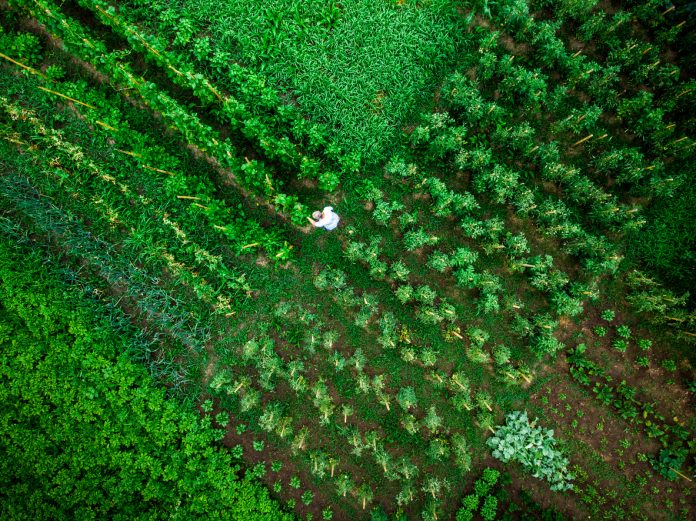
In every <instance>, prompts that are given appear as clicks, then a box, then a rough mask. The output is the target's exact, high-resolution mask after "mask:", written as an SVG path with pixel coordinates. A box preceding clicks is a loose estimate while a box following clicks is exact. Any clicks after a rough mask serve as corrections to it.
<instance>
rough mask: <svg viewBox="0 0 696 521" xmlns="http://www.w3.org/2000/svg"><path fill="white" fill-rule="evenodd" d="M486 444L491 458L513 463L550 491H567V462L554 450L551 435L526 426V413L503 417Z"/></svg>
mask: <svg viewBox="0 0 696 521" xmlns="http://www.w3.org/2000/svg"><path fill="white" fill-rule="evenodd" d="M505 421H506V422H505V424H504V425H501V426H499V427H498V428H497V429H496V431H495V434H494V435H493V436H491V437H490V438H489V439H488V441H487V442H486V444H487V445H488V446H489V447H490V448H491V449H493V456H494V457H495V458H497V459H499V460H501V461H503V462H508V461H510V460H513V461H517V462H518V463H520V464H522V466H523V467H524V468H525V469H526V470H527V471H528V472H530V473H531V474H532V476H534V477H536V478H541V479H545V480H546V481H548V482H549V483H551V490H557V491H558V490H571V489H572V488H573V485H572V483H571V481H572V480H573V475H572V474H571V473H570V471H569V470H568V459H567V458H566V457H564V456H563V454H562V453H561V452H560V451H559V450H558V449H556V440H555V439H554V437H553V431H551V430H544V429H542V428H541V427H537V426H536V420H535V421H533V422H530V421H529V420H528V418H527V413H526V412H522V411H513V412H511V413H508V414H507V415H506V416H505Z"/></svg>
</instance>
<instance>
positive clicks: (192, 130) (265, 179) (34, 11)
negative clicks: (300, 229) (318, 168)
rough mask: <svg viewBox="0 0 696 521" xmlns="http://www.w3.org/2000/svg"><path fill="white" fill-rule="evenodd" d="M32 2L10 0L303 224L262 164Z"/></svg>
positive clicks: (77, 27)
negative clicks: (244, 154) (238, 150)
mask: <svg viewBox="0 0 696 521" xmlns="http://www.w3.org/2000/svg"><path fill="white" fill-rule="evenodd" d="M34 3H35V4H36V6H38V7H35V6H34V5H33V3H30V2H26V3H23V2H20V3H15V4H14V5H19V6H21V7H23V8H24V9H26V10H27V12H28V13H29V14H31V15H32V16H33V17H35V18H36V19H37V20H38V21H40V22H41V23H42V24H44V26H45V27H46V28H47V29H48V31H49V32H50V33H51V34H53V35H55V36H56V37H58V38H60V40H61V41H62V44H63V45H64V46H65V47H66V49H67V50H68V51H69V52H71V53H72V54H74V55H76V56H78V57H79V58H81V59H82V60H84V61H85V62H87V63H90V64H91V65H93V66H94V67H95V68H96V70H97V71H98V72H100V73H101V74H104V75H106V76H107V77H110V78H111V79H112V81H113V82H114V83H116V84H117V85H120V86H121V87H122V88H124V89H126V90H128V91H131V92H135V93H137V94H138V95H139V97H140V100H141V101H142V102H143V103H144V104H145V105H146V106H147V107H149V108H150V109H152V110H153V111H154V112H155V113H158V114H160V115H161V116H162V118H163V119H164V121H165V122H166V123H167V124H168V125H170V126H172V127H173V128H175V129H176V130H178V131H179V132H180V133H181V134H182V136H183V137H184V139H185V140H186V141H187V142H188V143H190V144H192V145H194V146H196V147H197V148H198V149H199V150H200V151H202V152H204V153H210V154H211V156H212V157H213V158H214V159H215V160H216V161H217V163H218V164H219V165H221V166H222V167H224V168H226V169H229V170H230V171H231V172H232V173H233V174H234V176H235V178H236V179H237V180H238V182H239V184H240V185H241V186H242V187H245V188H247V189H251V190H252V191H253V192H255V193H258V194H261V195H263V196H264V197H266V198H267V199H268V200H269V202H271V203H273V204H274V205H275V207H276V208H277V209H278V210H279V211H281V212H288V213H289V214H290V218H291V220H292V221H293V222H294V223H296V224H304V222H305V218H306V213H307V212H306V208H305V207H304V205H302V204H301V203H299V202H298V200H297V197H295V196H290V195H286V194H283V193H282V192H281V191H280V185H279V182H278V180H276V179H275V178H274V176H273V175H272V173H271V171H270V170H269V169H268V168H267V167H266V166H265V165H263V163H261V162H259V161H256V160H248V159H246V158H240V157H238V156H237V150H236V148H235V147H234V146H233V145H232V144H231V143H230V141H229V139H223V138H222V137H221V136H220V134H219V133H218V132H217V131H215V130H214V129H213V128H211V127H210V126H209V125H207V124H205V123H203V122H202V121H201V119H200V118H199V117H198V116H196V115H194V114H193V113H191V112H190V111H189V110H187V109H186V108H184V107H183V106H182V105H181V104H180V103H179V102H177V101H176V100H175V99H173V98H172V97H171V96H169V95H167V94H165V93H164V92H163V91H162V90H161V89H160V88H159V87H158V86H157V85H156V84H154V83H152V82H148V81H146V80H145V79H144V78H142V77H138V76H137V75H136V74H135V73H134V72H133V70H132V67H131V66H130V65H129V64H128V63H127V62H126V61H125V60H121V59H119V54H117V53H112V52H110V51H109V49H108V48H107V46H106V45H105V44H104V43H103V42H102V41H100V40H98V39H96V38H95V37H94V36H92V35H91V34H90V32H89V31H88V30H87V29H85V28H84V27H82V25H81V24H80V23H79V22H76V21H75V20H72V19H71V18H69V17H67V16H65V15H64V14H63V13H62V12H61V10H60V9H59V8H58V7H57V6H55V5H53V4H51V3H50V2H48V1H45V0H36V2H34Z"/></svg>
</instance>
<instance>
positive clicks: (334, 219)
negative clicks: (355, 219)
mask: <svg viewBox="0 0 696 521" xmlns="http://www.w3.org/2000/svg"><path fill="white" fill-rule="evenodd" d="M321 213H322V214H323V217H322V218H321V219H319V220H318V221H316V222H315V223H314V226H316V227H317V228H324V229H325V230H333V229H334V228H336V226H338V221H340V220H341V219H340V217H339V216H338V215H337V214H335V213H334V212H333V208H332V207H331V206H327V207H326V208H324V209H323V210H322V212H321Z"/></svg>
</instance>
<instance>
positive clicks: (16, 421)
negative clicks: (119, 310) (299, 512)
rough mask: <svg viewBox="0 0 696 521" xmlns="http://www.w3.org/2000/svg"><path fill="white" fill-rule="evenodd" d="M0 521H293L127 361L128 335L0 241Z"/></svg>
mask: <svg viewBox="0 0 696 521" xmlns="http://www.w3.org/2000/svg"><path fill="white" fill-rule="evenodd" d="M0 274H1V276H0V279H1V280H2V283H1V284H0V348H1V349H2V360H3V363H2V366H1V368H0V384H1V385H0V398H1V401H2V406H1V407H0V411H2V412H1V415H0V450H1V451H2V453H3V457H2V458H1V461H0V482H1V486H0V498H2V499H1V500H0V505H1V506H0V517H2V518H3V519H75V518H79V519H104V518H110V519H141V518H147V519H191V518H198V519H268V520H276V519H291V518H292V516H290V515H288V514H285V513H283V512H282V511H281V510H280V509H279V506H278V505H277V503H275V502H274V501H273V500H271V499H270V498H269V496H268V491H267V490H265V489H264V488H263V487H261V486H260V485H259V484H258V483H257V482H256V481H255V480H254V479H253V478H252V477H247V478H244V477H242V475H241V474H240V471H239V466H238V464H237V463H236V462H234V461H233V459H232V458H231V457H230V455H229V454H227V453H225V451H223V450H221V449H220V448H219V447H218V446H217V443H216V442H217V440H219V439H220V436H221V435H222V431H220V430H217V429H214V428H212V426H211V423H210V419H209V418H206V419H203V420H201V418H199V417H198V415H197V414H195V413H194V412H192V411H188V410H186V409H185V408H184V407H182V405H181V404H179V403H177V402H176V401H174V400H169V399H167V398H165V392H164V390H163V389H161V388H157V387H155V386H154V385H153V383H152V382H151V381H150V377H149V375H148V374H147V372H146V371H145V370H144V369H143V368H142V367H141V366H140V365H137V364H134V363H133V362H132V361H131V360H129V358H128V355H127V352H128V351H129V350H132V349H133V348H134V347H135V346H134V345H133V344H131V342H132V338H133V337H132V331H130V330H128V329H125V330H124V329H123V328H120V329H118V330H114V329H113V328H112V326H111V324H110V322H109V320H108V318H107V316H106V315H105V314H104V313H103V312H102V311H101V310H100V309H99V306H98V304H97V303H95V302H93V301H90V300H87V299H86V298H84V297H81V296H80V295H79V294H78V293H77V292H76V290H75V289H73V288H66V286H65V285H64V284H62V283H61V282H60V281H58V280H56V277H57V275H58V272H56V270H55V268H52V267H48V268H47V267H43V266H42V265H41V258H40V257H38V256H37V255H34V254H31V253H29V252H28V251H27V250H26V248H21V249H20V248H17V247H15V246H12V245H10V244H9V243H8V242H7V240H6V239H4V238H3V240H2V242H1V243H0Z"/></svg>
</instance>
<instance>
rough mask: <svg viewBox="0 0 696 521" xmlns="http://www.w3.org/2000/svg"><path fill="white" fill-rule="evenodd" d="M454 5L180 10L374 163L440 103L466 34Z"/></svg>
mask: <svg viewBox="0 0 696 521" xmlns="http://www.w3.org/2000/svg"><path fill="white" fill-rule="evenodd" d="M448 5H449V1H444V0H438V1H431V2H420V5H418V6H416V5H414V4H411V3H408V2H407V3H405V4H404V5H397V4H396V2H393V1H386V0H380V1H375V0H345V1H343V2H340V3H336V2H327V1H324V0H233V1H227V2H222V3H221V2H217V1H213V0H179V1H178V2H175V3H173V5H172V8H171V9H172V12H176V13H177V14H176V16H179V17H181V19H190V20H192V21H194V26H195V31H196V34H197V35H203V34H205V35H207V36H209V37H210V40H211V42H212V44H213V47H217V48H218V49H220V50H225V51H228V52H230V53H231V54H232V55H233V56H235V57H238V59H239V61H240V62H241V63H242V64H244V65H248V66H250V67H252V68H253V69H255V70H257V71H259V72H261V73H263V74H264V75H267V76H268V77H269V78H270V80H271V81H272V82H273V83H274V84H275V85H276V86H277V87H278V88H279V90H280V91H281V92H283V93H286V94H287V95H288V96H292V97H293V98H294V99H295V100H296V101H297V103H298V104H299V105H300V107H301V109H302V110H303V112H304V113H305V114H307V115H308V116H309V117H310V118H311V119H313V120H315V121H318V122H322V123H326V124H328V125H330V126H331V128H332V129H333V130H334V131H335V133H336V137H337V139H338V142H339V143H340V144H341V145H342V146H344V147H346V148H347V149H349V150H359V151H360V152H361V153H362V155H363V157H364V158H365V159H366V161H367V162H368V163H373V162H376V161H378V160H379V159H381V158H384V157H385V155H386V153H387V151H388V150H389V148H390V147H391V146H392V144H393V143H394V142H395V138H396V136H397V135H398V133H399V131H400V128H401V127H402V125H403V124H404V123H405V122H406V121H407V120H408V117H409V115H411V114H413V113H415V112H416V108H417V105H418V104H419V102H421V101H423V100H427V99H428V97H430V96H432V94H433V91H434V88H435V82H436V79H435V72H436V71H437V70H438V69H439V68H441V67H442V66H443V65H445V64H447V63H449V62H450V61H451V59H452V58H453V56H454V54H455V46H456V41H457V35H458V34H461V31H458V30H457V29H456V22H455V17H454V16H451V15H450V13H451V7H446V6H448ZM337 6H340V7H337ZM145 14H146V13H145V12H143V13H141V16H142V15H145ZM195 38H196V37H195V36H194V37H193V39H195Z"/></svg>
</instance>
